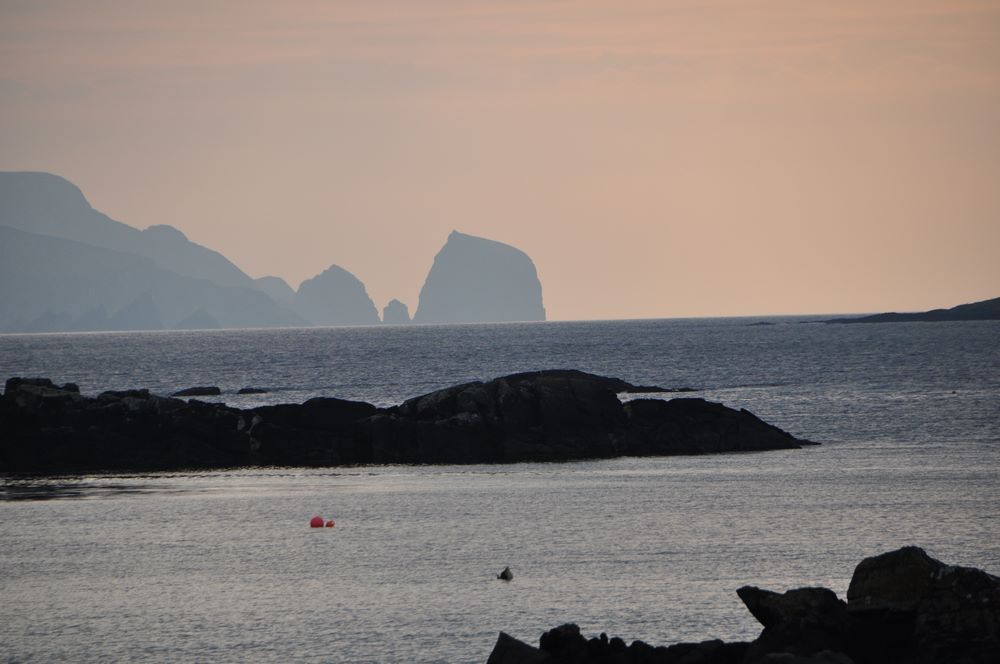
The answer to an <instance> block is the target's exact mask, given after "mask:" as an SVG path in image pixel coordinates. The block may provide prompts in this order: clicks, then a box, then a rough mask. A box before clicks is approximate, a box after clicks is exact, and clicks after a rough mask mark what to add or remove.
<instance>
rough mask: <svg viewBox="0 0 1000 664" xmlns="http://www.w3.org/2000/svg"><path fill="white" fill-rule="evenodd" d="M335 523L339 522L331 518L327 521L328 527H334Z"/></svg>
mask: <svg viewBox="0 0 1000 664" xmlns="http://www.w3.org/2000/svg"><path fill="white" fill-rule="evenodd" d="M335 525H337V524H335V523H334V522H333V519H330V520H329V521H327V522H326V527H327V528H333V527H334V526H335Z"/></svg>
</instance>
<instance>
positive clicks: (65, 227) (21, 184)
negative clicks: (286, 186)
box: [0, 173, 254, 288]
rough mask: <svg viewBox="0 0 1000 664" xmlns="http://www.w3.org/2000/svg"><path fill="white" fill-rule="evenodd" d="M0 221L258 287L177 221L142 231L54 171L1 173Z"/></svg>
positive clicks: (225, 282)
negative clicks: (118, 218)
mask: <svg viewBox="0 0 1000 664" xmlns="http://www.w3.org/2000/svg"><path fill="white" fill-rule="evenodd" d="M0 226H7V227H9V228H16V229H18V230H22V231H27V232H29V233H40V234H42V235H52V236H54V237H61V238H65V239H67V240H75V241H77V242H83V243H84V244H90V245H93V246H96V247H105V248H106V249H114V250H116V251H124V252H128V253H131V254H136V255H137V256H144V257H146V258H149V259H151V260H152V261H153V263H155V264H156V266H157V267H161V268H163V269H165V270H170V271H172V272H176V273H177V274H182V275H184V276H188V277H194V278H196V279H208V280H209V281H211V282H213V283H216V284H218V285H220V286H243V287H246V288H253V287H254V284H253V279H251V278H250V277H249V276H247V275H246V274H244V272H243V271H242V270H240V269H239V268H238V267H236V266H235V265H233V264H232V263H231V262H230V261H229V260H228V259H227V258H226V257H225V256H223V255H222V254H220V253H219V252H217V251H212V250H211V249H208V248H206V247H203V246H201V245H200V244H195V243H194V242H191V241H190V240H188V239H187V237H185V236H184V233H182V232H180V231H179V230H177V229H176V228H174V227H173V226H163V225H160V226H150V227H149V228H147V229H146V230H144V231H141V230H139V229H138V228H133V227H132V226H128V225H126V224H123V223H121V222H119V221H115V220H114V219H111V218H110V217H108V216H107V215H105V214H102V213H100V212H98V211H97V210H95V209H94V208H92V207H91V206H90V203H88V202H87V199H86V198H85V197H84V195H83V192H81V191H80V189H79V188H78V187H77V186H76V185H74V184H73V183H71V182H69V181H68V180H65V179H64V178H61V177H59V176H58V175H52V174H50V173H0Z"/></svg>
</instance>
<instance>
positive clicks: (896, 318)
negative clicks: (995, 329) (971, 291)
mask: <svg viewBox="0 0 1000 664" xmlns="http://www.w3.org/2000/svg"><path fill="white" fill-rule="evenodd" d="M963 320H1000V297H995V298H993V299H992V300H983V301H981V302H970V303H969V304H960V305H958V306H957V307H952V308H951V309H931V310H930V311H920V312H913V313H897V312H889V313H884V314H874V315H872V316H861V317H854V318H834V319H831V320H827V321H823V322H825V323H915V322H916V323H937V322H946V321H963Z"/></svg>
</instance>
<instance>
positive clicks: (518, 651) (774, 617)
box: [487, 546, 1000, 664]
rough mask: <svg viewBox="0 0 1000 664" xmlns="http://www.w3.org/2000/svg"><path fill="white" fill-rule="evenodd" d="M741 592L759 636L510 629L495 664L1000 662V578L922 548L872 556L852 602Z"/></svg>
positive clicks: (801, 593)
mask: <svg viewBox="0 0 1000 664" xmlns="http://www.w3.org/2000/svg"><path fill="white" fill-rule="evenodd" d="M737 594H738V595H739V597H740V599H742V600H743V602H744V604H746V606H747V608H748V609H749V610H750V612H751V613H752V614H753V616H754V617H755V618H757V620H758V621H759V622H760V623H761V624H762V625H763V626H764V629H763V631H762V632H761V634H760V636H758V637H757V639H756V640H754V641H753V642H751V643H743V642H737V643H723V642H722V641H705V642H702V643H678V644H674V645H671V646H659V647H653V646H650V645H648V644H646V643H643V642H642V641H633V642H632V643H631V644H626V643H625V642H624V641H622V640H621V639H618V638H612V639H608V637H607V635H606V634H601V635H600V636H599V637H594V638H591V639H586V638H585V637H584V636H583V635H581V634H580V629H579V628H578V627H577V626H576V625H572V624H567V625H562V626H560V627H556V628H555V629H552V630H549V631H548V632H545V633H544V634H542V636H541V638H540V639H539V646H538V647H537V648H535V647H533V646H530V645H528V644H526V643H524V642H521V641H518V640H517V639H515V638H513V637H511V636H509V635H507V634H504V633H503V632H501V633H500V637H499V638H498V639H497V643H496V645H495V646H494V648H493V652H492V653H491V654H490V657H489V659H488V660H487V662H488V664H529V663H530V664H543V663H548V664H562V663H567V664H568V663H570V662H572V663H573V664H605V663H607V664H610V663H616V664H619V663H623V662H628V663H630V664H645V663H650V664H654V663H655V664H682V663H683V664H695V663H699V662H703V663H706V664H709V663H711V664H765V663H774V664H778V663H779V662H780V663H783V664H806V663H811V664H822V663H826V664H897V663H902V664H992V663H994V662H998V661H1000V578H997V577H995V576H993V575H991V574H987V573H986V572H983V571H981V570H978V569H974V568H969V567H954V566H950V565H946V564H944V563H942V562H940V561H938V560H935V559H933V558H931V557H930V556H928V555H927V553H925V552H924V551H923V550H922V549H919V548H917V547H912V546H911V547H904V548H902V549H899V550H896V551H890V552H888V553H884V554H882V555H879V556H875V557H872V558H866V559H865V560H863V561H862V562H861V564H859V565H858V566H857V568H856V569H855V571H854V576H853V577H852V579H851V584H850V588H849V589H848V591H847V602H846V603H845V602H844V601H842V600H840V599H838V598H837V596H836V594H835V593H834V592H833V591H832V590H828V589H826V588H798V589H795V590H789V591H787V592H784V593H776V592H771V591H768V590H761V589H759V588H755V587H752V586H745V587H743V588H740V589H739V590H738V591H737Z"/></svg>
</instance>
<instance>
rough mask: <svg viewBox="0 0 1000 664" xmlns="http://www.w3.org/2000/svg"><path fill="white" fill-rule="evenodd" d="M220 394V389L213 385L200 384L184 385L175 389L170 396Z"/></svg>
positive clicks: (208, 395)
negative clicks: (195, 385) (180, 388)
mask: <svg viewBox="0 0 1000 664" xmlns="http://www.w3.org/2000/svg"><path fill="white" fill-rule="evenodd" d="M220 394H222V390H221V389H219V388H218V387H216V386H215V385H200V386H197V387H185V388H184V389H183V390H177V391H176V392H174V393H173V394H171V395H170V396H172V397H214V396H218V395H220Z"/></svg>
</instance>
